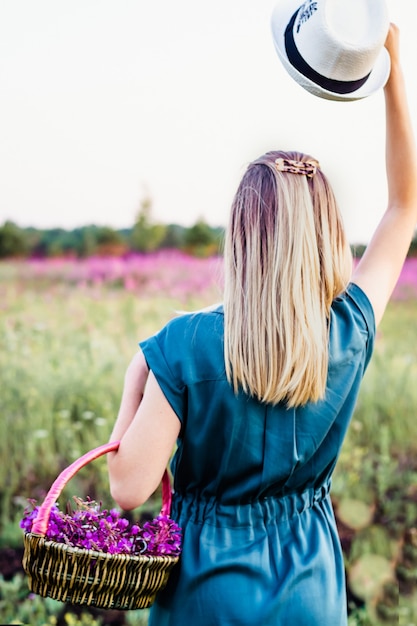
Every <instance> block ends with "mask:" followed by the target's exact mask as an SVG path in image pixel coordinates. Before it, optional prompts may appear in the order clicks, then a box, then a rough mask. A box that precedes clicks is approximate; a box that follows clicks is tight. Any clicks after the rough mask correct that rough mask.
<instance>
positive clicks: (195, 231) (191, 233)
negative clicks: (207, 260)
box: [185, 218, 220, 256]
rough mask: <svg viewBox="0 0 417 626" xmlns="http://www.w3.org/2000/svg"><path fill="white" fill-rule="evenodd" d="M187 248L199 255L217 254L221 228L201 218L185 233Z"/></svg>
mask: <svg viewBox="0 0 417 626" xmlns="http://www.w3.org/2000/svg"><path fill="white" fill-rule="evenodd" d="M185 248H186V250H187V251H188V252H191V254H195V255H197V256H210V255H212V254H217V253H218V252H219V248H220V236H219V230H218V229H216V228H212V227H211V226H209V225H208V224H207V222H205V221H204V220H203V219H202V218H200V219H199V220H198V221H197V222H196V223H195V224H194V226H191V228H189V229H188V230H187V231H186V233H185Z"/></svg>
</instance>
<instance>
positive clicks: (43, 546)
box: [23, 441, 179, 610]
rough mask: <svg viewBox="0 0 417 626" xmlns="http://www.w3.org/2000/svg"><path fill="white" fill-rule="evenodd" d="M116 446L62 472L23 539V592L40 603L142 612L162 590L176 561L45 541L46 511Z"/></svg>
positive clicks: (165, 485) (166, 497)
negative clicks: (25, 581)
mask: <svg viewBox="0 0 417 626" xmlns="http://www.w3.org/2000/svg"><path fill="white" fill-rule="evenodd" d="M118 447H119V442H118V441H116V442H112V443H108V444H105V445H103V446H99V447H98V448H95V449H94V450H91V452H88V453H87V454H84V456H82V457H81V458H79V459H77V460H76V461H74V463H72V464H71V465H70V466H69V467H67V468H66V469H65V470H64V471H63V472H61V474H60V475H59V476H58V478H57V479H56V480H55V482H54V483H53V485H52V486H51V488H50V490H49V492H48V493H47V495H46V497H45V500H44V502H43V504H42V505H41V507H40V509H39V513H38V516H37V518H36V520H35V521H34V523H33V526H32V531H31V532H30V533H25V536H24V546H25V550H24V556H23V568H24V570H25V572H26V574H27V575H28V579H29V588H30V590H31V591H32V592H33V593H36V594H38V595H40V596H43V597H50V598H54V599H55V600H61V601H62V602H70V603H72V604H79V605H89V606H95V607H98V608H103V609H120V610H126V609H144V608H147V607H149V606H151V605H152V604H153V602H154V600H155V596H156V594H157V592H158V591H159V590H160V589H163V588H164V587H165V585H166V583H167V581H168V577H169V574H170V572H171V570H172V568H173V567H174V565H175V564H176V563H177V562H178V559H179V557H178V556H146V555H137V556H136V555H129V554H108V553H106V552H98V551H95V550H86V549H83V548H74V547H70V546H67V545H66V544H64V543H58V542H56V541H50V540H48V539H45V535H46V531H47V527H48V521H49V515H50V512H51V509H52V506H53V505H54V503H55V502H56V500H57V498H58V497H59V495H60V493H61V491H62V489H63V488H64V486H65V485H66V483H67V482H68V481H69V480H70V479H71V478H72V477H73V476H74V475H75V474H76V473H77V472H78V470H79V469H81V468H82V467H84V465H87V463H89V462H90V461H93V460H94V459H96V458H98V457H99V456H102V455H103V454H107V453H108V452H112V451H115V450H117V448H118ZM171 498H172V494H171V486H170V480H169V476H168V473H167V472H166V471H165V473H164V476H163V479H162V509H161V513H162V514H163V515H169V514H170V511H171Z"/></svg>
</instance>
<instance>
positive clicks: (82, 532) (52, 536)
mask: <svg viewBox="0 0 417 626" xmlns="http://www.w3.org/2000/svg"><path fill="white" fill-rule="evenodd" d="M74 501H75V503H76V507H77V508H76V509H75V510H72V509H71V507H69V506H68V507H67V512H66V513H64V512H63V511H61V510H60V509H59V507H58V505H57V504H54V505H53V506H52V508H51V511H50V515H49V521H48V527H47V531H46V535H45V536H46V538H47V539H49V540H51V541H56V542H58V543H65V544H67V545H69V546H71V547H78V548H84V549H86V550H97V551H100V552H108V553H109V554H145V555H152V556H158V555H162V554H164V555H172V556H178V555H179V554H180V552H181V529H180V528H179V526H177V524H176V523H175V522H174V521H173V520H172V519H171V518H170V517H169V516H167V515H158V517H156V518H155V519H153V520H152V521H150V522H146V523H145V524H144V525H143V528H141V527H140V526H139V525H138V524H132V525H130V523H129V521H128V520H127V519H125V518H124V517H122V516H121V514H120V512H119V511H118V510H117V509H111V510H110V511H108V510H107V509H102V507H101V504H98V503H97V502H95V501H92V500H87V501H83V500H81V499H80V498H77V497H74ZM38 513H39V507H38V506H36V502H35V501H34V500H29V506H28V507H27V508H26V510H25V512H24V515H23V518H22V520H21V522H20V527H21V528H22V529H23V530H24V531H25V533H30V532H31V530H32V526H33V522H34V521H35V519H36V518H37V516H38Z"/></svg>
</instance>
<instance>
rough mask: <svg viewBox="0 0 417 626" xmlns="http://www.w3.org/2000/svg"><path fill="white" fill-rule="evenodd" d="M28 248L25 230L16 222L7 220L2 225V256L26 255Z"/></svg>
mask: <svg viewBox="0 0 417 626" xmlns="http://www.w3.org/2000/svg"><path fill="white" fill-rule="evenodd" d="M28 250H29V247H28V241H27V237H26V235H25V233H24V231H23V230H22V229H21V228H19V227H18V226H17V225H16V224H15V223H14V222H10V221H7V222H5V223H4V224H3V226H1V227H0V258H3V259H4V258H7V257H16V256H26V255H27V253H28Z"/></svg>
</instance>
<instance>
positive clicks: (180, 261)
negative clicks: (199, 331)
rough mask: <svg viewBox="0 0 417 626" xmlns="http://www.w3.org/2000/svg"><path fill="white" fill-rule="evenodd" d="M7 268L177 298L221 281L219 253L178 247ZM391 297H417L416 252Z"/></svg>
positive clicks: (37, 280)
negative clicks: (198, 255) (196, 252)
mask: <svg viewBox="0 0 417 626" xmlns="http://www.w3.org/2000/svg"><path fill="white" fill-rule="evenodd" d="M12 271H13V272H14V273H15V278H16V279H17V280H19V281H23V282H24V283H25V284H26V285H28V283H33V285H35V284H42V283H51V282H52V283H57V282H58V283H63V284H67V285H72V286H75V287H77V288H80V289H82V288H84V287H102V286H103V287H106V286H107V287H119V288H123V289H125V290H126V291H129V292H132V293H137V294H138V295H141V296H144V295H146V296H150V295H152V294H159V295H161V294H164V295H166V296H167V297H172V298H175V299H179V300H181V299H185V300H186V299H188V298H189V297H190V296H195V297H198V296H200V295H201V294H205V293H207V291H211V290H213V291H217V292H218V294H219V293H220V289H221V285H222V259H221V257H210V258H196V257H192V256H189V255H187V254H184V253H183V252H180V251H177V250H169V251H161V252H156V253H153V254H131V255H128V256H126V257H106V256H97V257H89V258H87V259H65V258H57V259H36V260H30V261H25V262H22V263H20V264H13V270H12ZM0 280H1V274H0ZM393 297H394V299H397V300H403V299H407V298H410V297H411V298H416V297H417V257H416V258H409V259H407V260H406V262H405V264H404V267H403V270H402V273H401V276H400V279H399V281H398V283H397V286H396V288H395V292H394V295H393ZM216 299H218V298H216Z"/></svg>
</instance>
